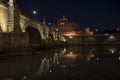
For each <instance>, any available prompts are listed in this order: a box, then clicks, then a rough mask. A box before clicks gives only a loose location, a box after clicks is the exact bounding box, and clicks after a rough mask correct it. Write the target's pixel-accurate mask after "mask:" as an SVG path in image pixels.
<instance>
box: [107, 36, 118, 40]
mask: <svg viewBox="0 0 120 80" xmlns="http://www.w3.org/2000/svg"><path fill="white" fill-rule="evenodd" d="M108 40H110V41H113V40H116V38H115V36H113V35H111V36H110V37H109V38H108Z"/></svg>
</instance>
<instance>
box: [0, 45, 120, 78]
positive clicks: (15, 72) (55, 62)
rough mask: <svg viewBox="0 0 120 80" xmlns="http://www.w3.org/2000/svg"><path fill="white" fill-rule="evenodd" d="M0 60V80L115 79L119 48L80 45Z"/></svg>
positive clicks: (117, 70)
mask: <svg viewBox="0 0 120 80" xmlns="http://www.w3.org/2000/svg"><path fill="white" fill-rule="evenodd" d="M33 54H34V55H27V56H4V57H0V80H40V79H42V80H66V79H67V80H71V79H73V80H86V79H87V80H101V79H102V80H106V79H109V80H113V79H114V80H118V79H120V77H119V73H120V48H119V46H111V47H110V46H105V47H100V46H81V47H67V48H60V49H51V50H45V51H37V52H33Z"/></svg>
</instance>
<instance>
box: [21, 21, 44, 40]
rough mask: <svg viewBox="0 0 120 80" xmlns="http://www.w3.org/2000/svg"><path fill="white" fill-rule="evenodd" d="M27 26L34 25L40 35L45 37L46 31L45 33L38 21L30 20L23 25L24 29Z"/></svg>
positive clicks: (42, 37)
mask: <svg viewBox="0 0 120 80" xmlns="http://www.w3.org/2000/svg"><path fill="white" fill-rule="evenodd" d="M27 27H33V28H35V29H36V30H38V32H39V34H40V36H41V39H44V38H45V37H44V33H43V28H42V26H41V25H40V24H37V23H36V22H32V21H28V22H27V23H26V24H25V25H24V26H23V30H25V31H26V28H27Z"/></svg>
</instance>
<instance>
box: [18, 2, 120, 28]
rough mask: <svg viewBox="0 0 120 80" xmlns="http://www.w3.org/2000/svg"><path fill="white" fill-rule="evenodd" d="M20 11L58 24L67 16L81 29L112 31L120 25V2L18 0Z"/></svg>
mask: <svg viewBox="0 0 120 80" xmlns="http://www.w3.org/2000/svg"><path fill="white" fill-rule="evenodd" d="M16 1H17V4H18V5H19V7H20V9H21V10H22V11H23V12H24V13H26V14H28V15H30V16H33V14H32V11H33V10H36V11H37V15H36V16H35V17H36V18H38V19H39V20H40V21H42V19H43V17H46V22H47V23H48V22H51V23H52V24H54V23H56V21H57V20H58V19H59V18H62V16H65V17H66V18H68V19H69V21H71V22H75V23H78V24H79V25H80V28H84V27H90V28H91V30H94V29H95V28H96V27H97V28H104V29H112V28H115V27H116V26H119V25H120V1H119V0H118V1H117V0H16Z"/></svg>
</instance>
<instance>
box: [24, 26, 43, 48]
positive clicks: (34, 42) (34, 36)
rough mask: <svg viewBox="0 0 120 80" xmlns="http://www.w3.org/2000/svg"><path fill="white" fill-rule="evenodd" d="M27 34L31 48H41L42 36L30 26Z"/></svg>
mask: <svg viewBox="0 0 120 80" xmlns="http://www.w3.org/2000/svg"><path fill="white" fill-rule="evenodd" d="M26 32H27V33H28V35H29V44H30V46H31V47H39V46H40V44H41V36H40V34H39V31H38V30H37V29H36V28H34V27H31V26H28V27H27V28H26Z"/></svg>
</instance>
